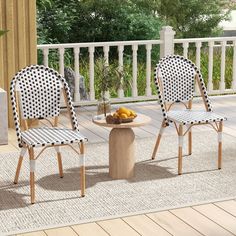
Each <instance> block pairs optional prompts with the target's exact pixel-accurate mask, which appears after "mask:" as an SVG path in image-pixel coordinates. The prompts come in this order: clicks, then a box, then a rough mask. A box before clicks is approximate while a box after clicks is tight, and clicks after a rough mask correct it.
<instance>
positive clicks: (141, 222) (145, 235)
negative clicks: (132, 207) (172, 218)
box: [122, 215, 171, 236]
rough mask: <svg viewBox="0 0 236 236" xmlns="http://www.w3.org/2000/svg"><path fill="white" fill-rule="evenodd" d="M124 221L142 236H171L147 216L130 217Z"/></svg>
mask: <svg viewBox="0 0 236 236" xmlns="http://www.w3.org/2000/svg"><path fill="white" fill-rule="evenodd" d="M122 219H123V220H124V221H125V222H126V223H127V224H128V225H130V226H131V227H132V228H133V229H135V230H136V231H137V232H138V233H139V234H141V235H142V236H156V235H158V236H170V235H171V234H169V233H168V232H167V231H166V230H164V229H163V228H161V227H160V226H159V225H158V224H156V223H155V222H154V221H152V220H151V219H150V218H148V217H147V216H145V215H136V216H130V217H125V218H122Z"/></svg>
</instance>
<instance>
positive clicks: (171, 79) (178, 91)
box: [152, 55, 226, 175]
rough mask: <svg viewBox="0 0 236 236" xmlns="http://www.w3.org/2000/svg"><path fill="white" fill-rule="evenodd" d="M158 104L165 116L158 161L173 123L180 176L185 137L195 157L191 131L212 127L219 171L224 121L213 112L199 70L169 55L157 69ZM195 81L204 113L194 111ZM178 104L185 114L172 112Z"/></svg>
mask: <svg viewBox="0 0 236 236" xmlns="http://www.w3.org/2000/svg"><path fill="white" fill-rule="evenodd" d="M154 77H155V78H154V79H155V84H156V88H157V93H158V98H159V103H160V105H161V111H162V114H163V121H162V125H161V128H160V131H159V134H158V137H157V140H156V144H155V147H154V150H153V154H152V159H155V156H156V153H157V150H158V147H159V144H160V141H161V137H162V134H163V132H164V130H165V128H166V127H168V126H169V124H170V123H174V126H175V128H176V131H177V134H178V146H179V147H178V174H179V175H180V174H182V156H183V153H182V148H183V137H184V136H185V135H187V134H188V154H189V155H191V154H192V127H193V126H196V125H210V126H211V127H212V128H213V129H214V130H215V131H216V132H217V133H218V169H221V163H222V129H223V121H224V120H226V118H225V117H223V116H221V115H218V114H215V113H213V112H212V106H211V102H210V99H209V97H208V95H207V90H206V87H205V84H204V81H203V78H202V75H201V72H200V70H199V69H198V68H197V67H196V66H195V64H194V63H193V62H191V61H190V60H188V59H186V58H184V57H182V56H178V55H169V56H166V57H164V58H162V59H161V60H160V61H159V63H158V64H157V65H156V68H155V73H154ZM195 81H196V83H197V85H198V87H199V90H200V95H201V97H202V99H203V103H204V105H205V110H192V100H193V92H194V84H195ZM175 103H181V104H183V105H184V106H185V108H186V109H185V110H172V111H171V108H172V107H173V105H174V104H175Z"/></svg>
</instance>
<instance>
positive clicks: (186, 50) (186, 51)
mask: <svg viewBox="0 0 236 236" xmlns="http://www.w3.org/2000/svg"><path fill="white" fill-rule="evenodd" d="M188 47H189V43H188V42H184V43H183V48H184V57H185V58H188Z"/></svg>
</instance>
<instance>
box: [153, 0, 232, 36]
mask: <svg viewBox="0 0 236 236" xmlns="http://www.w3.org/2000/svg"><path fill="white" fill-rule="evenodd" d="M153 2H154V3H155V4H154V5H155V9H154V11H155V12H156V13H157V15H158V16H159V17H160V18H161V19H162V21H163V24H165V25H170V26H172V27H173V29H174V30H175V31H176V35H177V37H178V38H188V37H211V36H216V35H219V32H220V28H219V27H218V25H219V23H220V22H221V21H222V20H227V19H228V18H229V11H230V9H231V8H232V4H230V2H231V1H230V0H207V1H206V0H175V1H173V0H153ZM225 9H228V10H226V11H225Z"/></svg>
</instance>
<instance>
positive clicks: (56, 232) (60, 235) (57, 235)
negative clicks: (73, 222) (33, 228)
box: [45, 227, 78, 236]
mask: <svg viewBox="0 0 236 236" xmlns="http://www.w3.org/2000/svg"><path fill="white" fill-rule="evenodd" d="M45 233H46V234H47V236H65V235H66V236H78V234H77V233H76V232H75V231H74V230H73V229H72V228H71V227H62V228H54V229H47V230H45Z"/></svg>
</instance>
